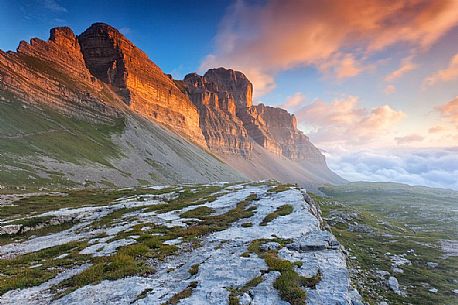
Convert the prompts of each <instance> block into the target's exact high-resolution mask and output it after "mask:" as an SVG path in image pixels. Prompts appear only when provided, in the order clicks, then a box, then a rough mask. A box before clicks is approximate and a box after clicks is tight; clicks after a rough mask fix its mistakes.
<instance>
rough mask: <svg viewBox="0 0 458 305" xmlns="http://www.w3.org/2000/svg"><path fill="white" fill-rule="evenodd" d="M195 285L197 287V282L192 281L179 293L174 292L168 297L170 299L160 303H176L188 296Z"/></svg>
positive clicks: (170, 304)
mask: <svg viewBox="0 0 458 305" xmlns="http://www.w3.org/2000/svg"><path fill="white" fill-rule="evenodd" d="M196 287H197V282H192V283H191V284H189V285H188V287H186V288H185V289H184V290H183V291H180V292H179V293H177V294H175V295H174V296H172V297H171V298H170V300H168V301H167V302H165V303H162V305H176V304H178V303H179V302H180V301H181V300H183V299H186V298H189V297H190V296H191V295H192V290H193V289H194V288H196Z"/></svg>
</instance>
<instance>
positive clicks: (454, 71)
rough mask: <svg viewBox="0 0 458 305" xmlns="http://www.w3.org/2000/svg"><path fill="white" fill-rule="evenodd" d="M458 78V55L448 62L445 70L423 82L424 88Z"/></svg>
mask: <svg viewBox="0 0 458 305" xmlns="http://www.w3.org/2000/svg"><path fill="white" fill-rule="evenodd" d="M456 78H458V53H457V54H455V55H454V56H453V57H452V59H451V60H450V62H449V65H448V67H447V68H445V69H443V70H439V71H437V72H435V73H433V74H431V75H430V76H429V77H427V78H426V79H425V81H424V84H425V85H426V86H432V85H434V84H436V83H438V82H443V81H449V80H453V79H456Z"/></svg>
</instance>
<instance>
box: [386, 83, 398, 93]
mask: <svg viewBox="0 0 458 305" xmlns="http://www.w3.org/2000/svg"><path fill="white" fill-rule="evenodd" d="M384 92H385V94H386V95H390V94H393V93H395V92H396V87H395V86H393V85H388V86H386V87H385V90H384Z"/></svg>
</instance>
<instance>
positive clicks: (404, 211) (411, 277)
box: [313, 183, 458, 305]
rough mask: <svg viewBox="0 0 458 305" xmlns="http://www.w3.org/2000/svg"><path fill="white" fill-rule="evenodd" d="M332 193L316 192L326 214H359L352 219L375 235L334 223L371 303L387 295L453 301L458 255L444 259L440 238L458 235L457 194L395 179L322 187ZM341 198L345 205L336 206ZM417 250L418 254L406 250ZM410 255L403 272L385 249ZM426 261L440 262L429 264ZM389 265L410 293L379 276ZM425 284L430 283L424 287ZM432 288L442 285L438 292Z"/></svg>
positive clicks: (393, 299)
mask: <svg viewBox="0 0 458 305" xmlns="http://www.w3.org/2000/svg"><path fill="white" fill-rule="evenodd" d="M321 190H322V191H323V192H324V193H325V194H326V195H328V196H330V198H324V197H319V196H313V197H314V199H315V201H316V202H317V203H319V205H320V208H321V210H322V212H323V217H325V218H327V217H328V216H329V214H330V213H331V212H332V211H342V212H350V213H357V217H356V218H355V220H354V221H356V222H357V223H360V224H364V225H367V226H369V227H370V228H372V229H373V230H374V233H373V234H364V233H358V232H349V231H348V225H346V224H335V225H333V226H332V232H333V233H334V235H335V236H336V237H337V239H338V240H339V241H340V242H341V243H342V244H343V245H344V246H345V248H347V249H349V250H350V256H352V257H355V258H356V259H351V260H349V262H348V263H349V265H350V266H351V267H352V268H353V270H360V271H359V272H353V273H351V276H352V279H353V283H354V284H355V285H356V286H357V289H358V290H359V292H360V293H361V294H362V296H363V297H364V299H365V300H366V301H367V302H369V303H370V304H378V303H379V302H380V301H382V300H383V299H385V300H387V301H388V303H389V304H431V305H432V304H454V303H455V300H456V295H454V293H453V292H452V290H453V289H456V283H454V282H453V281H454V279H455V278H456V275H457V274H458V258H457V257H449V258H447V259H444V258H443V257H442V255H443V253H442V251H441V249H440V247H439V245H438V241H439V240H440V239H456V236H457V234H458V232H457V227H456V221H457V213H456V212H454V211H456V205H457V202H458V193H456V192H452V191H448V190H439V189H428V188H423V187H409V186H406V185H401V184H394V183H351V184H349V185H344V186H338V187H331V186H328V187H325V188H322V189H321ZM335 201H338V202H340V203H341V204H340V205H335V204H334V202H335ZM410 249H414V250H415V252H414V253H410V254H409V253H408V251H409V250H410ZM388 252H389V253H392V254H398V255H400V254H406V253H408V254H407V255H406V258H407V259H409V260H410V261H411V262H412V265H409V266H402V267H401V268H402V269H403V270H404V273H402V274H400V273H393V272H392V271H391V261H390V259H389V257H388V256H387V255H386V253H388ZM427 262H435V263H438V264H439V265H438V267H437V268H428V267H427V265H426V264H427ZM376 269H378V270H386V271H389V272H390V273H391V274H393V275H394V276H396V278H397V279H398V281H399V283H400V285H401V286H402V287H405V288H406V292H407V296H405V297H402V296H398V295H396V294H394V293H393V292H392V291H390V290H389V289H388V288H386V287H385V285H384V284H383V281H382V282H381V279H380V278H378V277H377V276H376V273H375V270H376ZM425 285H426V286H425ZM428 287H435V288H437V289H438V292H437V293H431V292H429V291H428V289H429V288H428Z"/></svg>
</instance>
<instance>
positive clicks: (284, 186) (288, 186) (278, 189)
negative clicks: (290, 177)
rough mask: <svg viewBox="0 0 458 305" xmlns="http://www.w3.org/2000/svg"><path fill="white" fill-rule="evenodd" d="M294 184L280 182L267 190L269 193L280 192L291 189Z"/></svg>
mask: <svg viewBox="0 0 458 305" xmlns="http://www.w3.org/2000/svg"><path fill="white" fill-rule="evenodd" d="M293 186H294V185H292V184H280V185H275V186H273V187H271V188H270V189H269V190H268V191H267V192H269V193H280V192H284V191H287V190H289V189H291V187H293Z"/></svg>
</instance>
